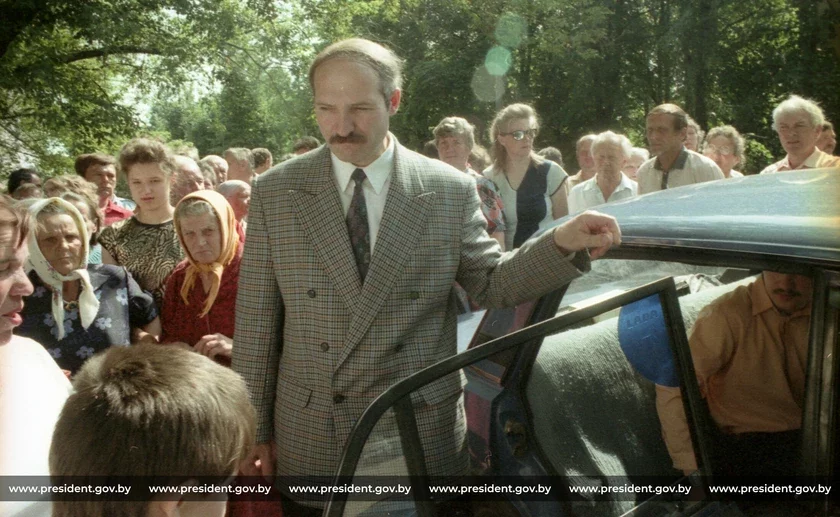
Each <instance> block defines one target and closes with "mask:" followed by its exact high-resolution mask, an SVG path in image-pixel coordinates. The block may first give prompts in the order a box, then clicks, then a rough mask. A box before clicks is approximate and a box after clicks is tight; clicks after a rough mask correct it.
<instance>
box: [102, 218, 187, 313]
mask: <svg viewBox="0 0 840 517" xmlns="http://www.w3.org/2000/svg"><path fill="white" fill-rule="evenodd" d="M99 243H100V244H102V247H103V248H105V249H106V250H108V253H110V254H111V256H112V257H114V260H116V261H117V263H119V264H120V265H121V266H125V268H126V269H128V272H129V273H131V276H132V277H134V279H135V280H136V281H137V283H138V284H139V285H140V287H141V288H143V290H145V291H149V292H150V293H152V295H153V296H154V297H155V302H156V303H157V305H158V306H159V307H160V306H162V305H163V292H164V289H165V288H166V279H167V278H169V275H170V274H172V271H173V270H174V269H175V266H177V265H178V263H179V262H181V261H182V260H183V259H184V251H183V250H182V249H181V244H180V243H179V242H178V235H177V234H176V233H175V222H174V221H168V222H165V223H162V224H145V223H141V222H140V221H138V220H137V218H136V217H131V218H129V219H125V220H123V221H120V222H118V223H115V224H114V225H112V226H109V227H107V228H105V229H103V230H102V233H101V234H100V236H99Z"/></svg>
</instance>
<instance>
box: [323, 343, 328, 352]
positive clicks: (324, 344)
mask: <svg viewBox="0 0 840 517" xmlns="http://www.w3.org/2000/svg"><path fill="white" fill-rule="evenodd" d="M329 349H330V345H329V344H328V343H321V351H322V352H326V351H328V350H329Z"/></svg>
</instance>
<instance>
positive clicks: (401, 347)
mask: <svg viewBox="0 0 840 517" xmlns="http://www.w3.org/2000/svg"><path fill="white" fill-rule="evenodd" d="M404 346H405V343H400V344H399V345H397V346H395V347H394V352H399V351H400V350H402V349H403V347H404Z"/></svg>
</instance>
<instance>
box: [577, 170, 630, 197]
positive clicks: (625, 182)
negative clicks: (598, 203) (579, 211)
mask: <svg viewBox="0 0 840 517" xmlns="http://www.w3.org/2000/svg"><path fill="white" fill-rule="evenodd" d="M620 174H621V181H619V182H618V186H616V187H615V190H614V191H613V193H615V192H618V191H620V190H627V189H631V188H633V184H632V183H630V182H631V181H633V180H631V179H630V178H628V177H627V175H626V174H624V173H623V172H622V173H620ZM582 185H583V190H595V189H599V190H600V188H601V187H599V186H598V174H597V173H596V174H595V176H592V177H591V178H589V179H588V180H586V181H584V182H583V183H582Z"/></svg>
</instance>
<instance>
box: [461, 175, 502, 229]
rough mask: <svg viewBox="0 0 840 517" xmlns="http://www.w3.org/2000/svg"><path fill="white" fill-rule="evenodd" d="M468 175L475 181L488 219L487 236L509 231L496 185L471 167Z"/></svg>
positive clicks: (483, 211) (482, 208)
mask: <svg viewBox="0 0 840 517" xmlns="http://www.w3.org/2000/svg"><path fill="white" fill-rule="evenodd" d="M467 174H469V175H470V176H472V177H473V179H475V186H476V189H478V197H479V198H480V199H481V213H483V214H484V218H485V219H487V234H488V235H493V234H494V233H496V232H503V231H505V230H506V229H507V225H505V216H504V212H503V210H504V208H505V205H504V203H503V202H502V196H500V195H499V189H498V188H497V187H496V184H495V183H493V182H492V181H490V180H489V179H487V178H485V177H484V176H482V175H481V174H479V173H477V172H476V171H474V170H473V169H471V168H469V167H467Z"/></svg>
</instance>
